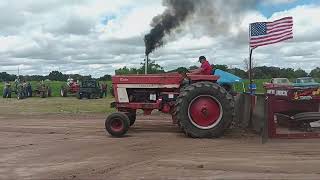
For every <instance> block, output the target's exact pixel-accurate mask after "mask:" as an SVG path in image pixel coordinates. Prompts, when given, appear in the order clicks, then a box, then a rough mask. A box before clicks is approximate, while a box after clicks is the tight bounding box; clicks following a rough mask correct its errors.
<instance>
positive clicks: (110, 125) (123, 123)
mask: <svg viewBox="0 0 320 180" xmlns="http://www.w3.org/2000/svg"><path fill="white" fill-rule="evenodd" d="M129 124H130V120H129V118H128V116H127V115H126V114H124V113H121V112H115V113H112V114H110V115H109V116H108V117H107V119H106V121H105V127H106V130H107V132H108V133H109V134H110V135H112V136H114V137H122V136H123V135H124V134H126V133H127V131H128V130H129V127H130V126H129Z"/></svg>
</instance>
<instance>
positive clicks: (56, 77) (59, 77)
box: [0, 71, 111, 81]
mask: <svg viewBox="0 0 320 180" xmlns="http://www.w3.org/2000/svg"><path fill="white" fill-rule="evenodd" d="M69 77H70V78H73V79H76V80H80V81H83V80H85V79H92V77H91V75H88V76H84V75H80V74H63V73H62V72H59V71H52V72H50V73H49V74H48V75H46V76H42V75H20V76H19V79H21V80H25V81H42V80H46V79H49V80H51V81H67V79H68V78H69ZM17 78H18V76H17V75H15V74H8V73H6V72H0V81H14V80H15V79H17ZM93 79H97V80H99V81H110V80H111V75H108V74H106V75H104V76H101V77H99V78H93Z"/></svg>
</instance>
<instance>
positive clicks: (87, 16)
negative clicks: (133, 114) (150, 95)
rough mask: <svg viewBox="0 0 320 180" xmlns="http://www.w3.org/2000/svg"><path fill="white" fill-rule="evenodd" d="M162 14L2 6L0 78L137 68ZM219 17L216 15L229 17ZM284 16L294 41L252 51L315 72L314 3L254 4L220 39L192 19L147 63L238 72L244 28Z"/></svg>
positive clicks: (102, 4)
mask: <svg viewBox="0 0 320 180" xmlns="http://www.w3.org/2000/svg"><path fill="white" fill-rule="evenodd" d="M218 1H219V0H217V2H218ZM223 6H224V7H228V4H227V3H226V4H224V5H223ZM164 10H165V7H164V6H163V5H162V2H161V0H119V1H116V0H45V1H44V0H23V1H21V0H1V1H0V72H1V71H5V72H8V73H11V74H17V70H18V67H19V68H20V73H21V74H24V75H25V74H30V75H31V74H40V75H46V74H48V73H49V72H50V71H52V70H58V71H61V72H63V73H80V74H83V75H88V74H91V75H92V76H94V77H99V76H102V75H104V74H114V70H115V69H117V68H120V67H123V66H128V67H137V66H139V64H140V63H141V62H142V61H143V58H144V51H145V47H144V42H143V37H144V35H145V34H146V33H148V32H149V31H150V29H151V26H150V23H151V20H152V18H153V17H154V16H156V15H158V14H161V13H162V12H163V11H164ZM218 13H219V12H218ZM224 13H225V14H223V13H222V15H221V16H227V15H228V14H227V11H225V12H224ZM230 14H232V13H231V12H230ZM212 16H214V15H212ZM284 16H293V20H294V27H293V28H294V32H293V33H294V39H293V40H289V41H286V42H282V43H279V44H276V45H270V46H265V47H259V48H257V49H255V51H254V54H253V56H254V58H255V60H256V61H257V64H258V65H267V66H279V67H291V68H294V69H297V68H303V69H305V70H307V71H310V70H311V69H313V68H315V67H317V66H320V65H319V62H320V33H319V32H320V23H319V20H320V3H319V1H317V0H300V1H295V0H267V1H259V2H258V3H257V4H256V5H255V8H252V9H246V10H245V11H244V12H243V13H241V16H240V17H241V18H239V17H238V18H234V17H233V16H230V17H231V18H230V17H229V16H228V18H226V19H221V18H220V19H221V22H223V23H226V22H224V21H226V20H228V21H229V23H230V29H228V30H224V32H222V31H219V27H211V29H210V30H208V29H206V30H205V31H204V30H203V27H201V23H200V24H199V23H198V24H197V23H196V26H195V21H193V20H192V19H190V20H189V21H187V22H186V23H185V24H184V25H183V26H181V27H180V28H179V29H178V30H177V31H176V32H175V33H174V34H171V35H169V36H167V37H166V42H167V43H166V45H165V46H163V47H161V48H159V49H157V50H156V51H155V52H154V53H152V54H151V57H150V58H151V59H153V60H155V61H156V62H157V63H158V64H160V65H161V66H163V67H164V68H165V70H172V69H174V68H177V67H179V66H185V67H189V66H191V65H199V64H198V62H197V58H198V57H199V56H200V55H205V56H207V58H208V59H209V60H210V62H211V63H215V64H227V65H228V66H230V67H239V68H243V67H244V66H243V59H244V58H246V57H247V56H248V24H249V23H251V22H256V21H272V20H275V19H278V18H281V17H284ZM210 18H211V19H212V17H208V19H210ZM220 19H218V20H219V21H220ZM206 23H208V22H206ZM223 23H222V24H223Z"/></svg>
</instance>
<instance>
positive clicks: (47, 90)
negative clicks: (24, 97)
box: [33, 81, 52, 98]
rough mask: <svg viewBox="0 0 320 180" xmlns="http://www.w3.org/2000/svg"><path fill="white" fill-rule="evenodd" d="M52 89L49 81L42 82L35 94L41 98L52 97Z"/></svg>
mask: <svg viewBox="0 0 320 180" xmlns="http://www.w3.org/2000/svg"><path fill="white" fill-rule="evenodd" d="M51 92H52V90H51V87H50V86H49V83H48V81H41V82H39V84H38V85H37V87H36V89H35V90H34V92H33V93H34V94H35V95H37V96H40V97H41V98H46V97H51Z"/></svg>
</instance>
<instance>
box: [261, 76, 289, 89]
mask: <svg viewBox="0 0 320 180" xmlns="http://www.w3.org/2000/svg"><path fill="white" fill-rule="evenodd" d="M291 85H292V83H291V82H290V81H289V79H287V78H272V79H271V81H270V82H268V83H264V84H263V87H264V88H273V87H287V86H291Z"/></svg>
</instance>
